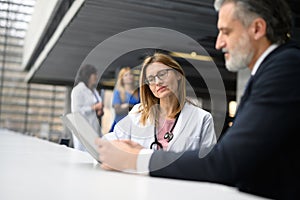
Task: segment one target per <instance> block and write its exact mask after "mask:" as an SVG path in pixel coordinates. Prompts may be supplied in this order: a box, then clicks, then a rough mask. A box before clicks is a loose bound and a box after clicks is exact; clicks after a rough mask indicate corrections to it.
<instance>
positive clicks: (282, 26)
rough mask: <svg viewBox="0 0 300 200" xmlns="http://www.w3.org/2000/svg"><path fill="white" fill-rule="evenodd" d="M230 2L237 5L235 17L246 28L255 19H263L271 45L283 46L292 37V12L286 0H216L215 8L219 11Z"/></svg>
mask: <svg viewBox="0 0 300 200" xmlns="http://www.w3.org/2000/svg"><path fill="white" fill-rule="evenodd" d="M230 2H232V3H234V4H235V5H236V9H235V17H236V19H238V20H240V21H241V23H242V24H243V25H244V26H245V27H248V26H249V25H250V24H251V22H252V21H253V20H254V19H255V18H257V17H261V18H263V19H264V20H265V21H266V23H267V31H266V32H267V33H266V35H267V38H268V39H269V40H270V42H271V43H277V44H282V43H285V42H286V41H287V40H288V39H289V38H290V37H291V30H292V12H291V10H290V8H289V6H288V5H287V3H286V1H285V0H215V3H214V7H215V9H216V10H217V11H219V10H220V8H221V7H222V5H223V4H225V3H230Z"/></svg>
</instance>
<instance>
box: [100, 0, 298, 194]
mask: <svg viewBox="0 0 300 200" xmlns="http://www.w3.org/2000/svg"><path fill="white" fill-rule="evenodd" d="M215 7H216V9H217V10H218V11H219V18H218V24H217V26H218V29H219V34H218V37H217V41H216V48H217V49H220V50H222V51H223V52H224V57H225V61H226V63H225V64H226V67H227V69H228V70H230V71H238V70H240V69H243V68H246V67H248V68H249V69H250V70H251V78H250V79H249V82H248V84H247V87H246V88H245V91H244V94H243V96H242V98H241V101H240V104H239V107H238V110H237V113H236V117H235V119H234V121H233V125H232V126H231V127H230V128H229V129H227V131H226V132H225V134H224V136H223V137H222V138H221V140H220V141H219V142H218V143H217V144H216V145H215V146H214V148H213V149H212V150H211V151H210V153H208V154H207V156H205V157H204V158H200V157H199V150H196V151H186V152H182V153H175V152H165V151H152V152H149V153H147V152H145V151H146V150H145V149H142V147H141V146H140V145H138V144H136V143H133V142H132V141H124V142H121V141H113V142H112V141H105V140H102V139H100V138H99V139H97V140H96V144H97V145H98V146H99V150H98V151H99V154H100V156H99V158H100V160H101V162H102V167H103V168H105V169H112V168H113V169H115V170H122V171H123V170H125V169H126V170H128V169H131V170H136V171H137V172H145V171H148V172H149V173H150V175H151V176H156V177H168V178H176V179H186V180H197V181H208V182H215V183H220V184H225V185H229V186H233V187H237V188H238V189H239V190H241V191H244V192H248V193H252V194H256V195H260V196H264V197H268V198H275V199H300V193H299V191H300V184H299V180H300V164H299V154H300V148H299V144H298V143H299V141H300V134H299V133H300V126H299V121H300V115H299V113H300V89H299V85H300V47H299V46H297V45H296V44H295V43H294V42H293V41H292V39H291V35H292V33H291V27H292V15H291V11H290V9H289V7H288V5H287V4H286V2H285V1H284V0H221V1H220V0H216V1H215ZM147 151H149V150H147Z"/></svg>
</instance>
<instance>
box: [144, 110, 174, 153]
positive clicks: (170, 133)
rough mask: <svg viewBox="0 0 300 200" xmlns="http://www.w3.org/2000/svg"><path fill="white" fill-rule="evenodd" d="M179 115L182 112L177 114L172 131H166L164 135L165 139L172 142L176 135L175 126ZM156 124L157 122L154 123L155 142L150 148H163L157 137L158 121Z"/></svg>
mask: <svg viewBox="0 0 300 200" xmlns="http://www.w3.org/2000/svg"><path fill="white" fill-rule="evenodd" d="M179 115H180V112H179V113H178V114H177V115H176V118H175V122H174V124H173V126H172V128H171V129H170V131H168V132H166V133H165V135H164V139H166V140H167V141H168V142H170V141H171V140H172V139H173V137H174V134H173V129H174V128H175V126H176V124H177V121H178V118H179ZM154 124H155V125H154V142H152V143H151V145H150V149H156V150H159V149H163V146H162V144H161V143H160V142H159V141H158V139H157V133H156V132H157V131H156V123H154Z"/></svg>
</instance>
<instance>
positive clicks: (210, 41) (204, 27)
mask: <svg viewBox="0 0 300 200" xmlns="http://www.w3.org/2000/svg"><path fill="white" fill-rule="evenodd" d="M213 1H214V0H201V1H200V0H151V1H149V0H145V1H141V0H86V1H85V2H84V4H83V5H82V7H81V8H80V9H79V11H78V12H77V14H76V16H75V17H74V19H73V20H72V21H71V23H70V24H69V25H68V26H67V28H66V29H65V31H64V32H63V34H62V35H61V37H60V38H59V39H58V41H57V43H56V44H55V45H54V47H53V49H52V50H51V51H50V53H49V54H48V56H47V57H46V59H45V60H44V62H43V63H42V64H41V65H40V67H39V69H38V70H37V71H36V72H35V73H34V74H33V76H31V78H30V79H29V82H31V83H46V84H55V85H70V86H72V85H73V82H74V78H75V75H76V72H77V70H78V68H79V66H80V65H81V64H82V63H83V62H87V61H85V59H86V57H87V56H88V55H89V54H90V52H92V50H94V49H95V48H96V47H97V45H99V44H100V43H101V42H103V41H105V40H107V39H108V38H110V37H112V36H115V35H116V34H119V33H121V32H124V31H128V30H132V29H137V28H143V27H161V28H165V29H170V30H173V31H178V32H179V33H182V34H184V35H186V36H188V37H190V38H192V39H194V40H195V41H197V42H198V43H199V44H201V45H202V46H203V47H204V48H205V50H206V51H207V52H208V53H209V55H210V56H211V57H212V58H213V60H214V61H215V63H216V65H217V66H218V69H219V71H220V73H221V75H222V78H223V81H224V85H225V88H226V91H227V95H228V96H229V99H231V98H232V99H235V94H236V92H235V91H236V74H235V73H231V72H228V71H227V70H226V69H225V68H224V64H223V58H222V55H221V54H220V53H219V52H218V51H215V49H214V43H215V38H216V35H217V29H216V21H217V13H216V12H215V11H214V8H213ZM73 2H74V1H72V0H69V1H68V3H69V4H71V3H73ZM289 2H290V4H291V5H292V8H293V9H294V12H295V13H294V14H296V13H297V15H295V19H296V23H295V25H296V26H297V28H295V38H296V39H297V40H298V41H300V39H299V38H300V29H299V27H300V22H299V21H300V20H299V19H300V17H299V12H298V11H299V10H298V8H299V3H298V2H297V1H296V0H290V1H289ZM69 6H70V5H69ZM65 7H66V6H65ZM58 10H59V9H58ZM296 11H297V12H296ZM60 15H61V14H60ZM52 29H53V27H52ZM142 36H144V35H142ZM141 38H143V37H141ZM150 38H151V37H150ZM123 39H124V40H126V42H127V43H128V42H129V43H130V42H131V43H132V44H133V43H136V38H130V37H127V38H123ZM156 39H157V38H156ZM157 41H159V39H158V40H157ZM159 42H161V43H162V45H161V46H158V47H161V48H164V47H165V46H164V45H163V43H164V41H163V40H162V41H159ZM127 43H126V44H127ZM142 44H144V43H143V42H141V45H142ZM121 45H122V43H120V44H119V45H118V44H117V43H115V45H114V46H112V47H109V48H107V52H106V53H104V54H109V53H113V52H114V50H117V49H119V48H121ZM194 48H195V47H194V46H193V45H191V44H189V43H179V42H176V40H173V45H172V48H171V49H175V50H178V51H181V52H186V53H190V52H192V51H194ZM164 50H165V49H164ZM149 52H150V51H149V49H147V46H145V49H143V48H141V49H139V50H135V51H131V52H128V53H126V54H123V55H120V56H119V57H118V58H116V59H115V60H114V61H113V62H112V63H108V64H109V66H107V65H108V64H107V63H106V62H105V61H103V60H97V63H94V64H96V65H97V66H98V67H100V68H102V69H103V70H104V73H103V75H102V77H101V80H100V84H101V85H102V86H103V87H108V88H112V85H111V84H108V83H111V82H112V81H111V80H114V77H115V71H116V69H118V68H119V67H122V66H132V67H134V66H137V65H139V64H140V63H141V62H142V59H143V58H144V56H145V55H146V54H147V53H149ZM100 53H103V52H100ZM197 53H201V54H202V53H203V52H197ZM37 54H38V52H36V55H35V57H37V56H38V55H37ZM106 56H109V55H106ZM187 60H188V59H182V58H178V61H179V62H181V63H182V65H183V66H184V68H185V69H186V75H187V79H188V80H189V81H190V83H191V85H192V86H193V87H195V88H194V89H195V90H196V91H197V93H199V94H200V95H205V94H206V95H207V94H208V93H207V90H206V89H205V88H206V86H205V84H204V83H203V80H202V79H201V78H199V76H198V74H197V73H195V69H193V67H191V66H189V63H188V62H187ZM201 62H202V64H203V65H205V63H207V62H205V61H201ZM29 69H30V66H29Z"/></svg>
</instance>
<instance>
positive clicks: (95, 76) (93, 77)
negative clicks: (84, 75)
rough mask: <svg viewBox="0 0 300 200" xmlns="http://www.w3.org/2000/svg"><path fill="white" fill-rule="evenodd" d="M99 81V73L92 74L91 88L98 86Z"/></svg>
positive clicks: (90, 79)
mask: <svg viewBox="0 0 300 200" xmlns="http://www.w3.org/2000/svg"><path fill="white" fill-rule="evenodd" d="M97 83H98V75H97V74H91V75H90V78H89V85H88V87H89V88H90V89H93V88H96V86H97Z"/></svg>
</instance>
